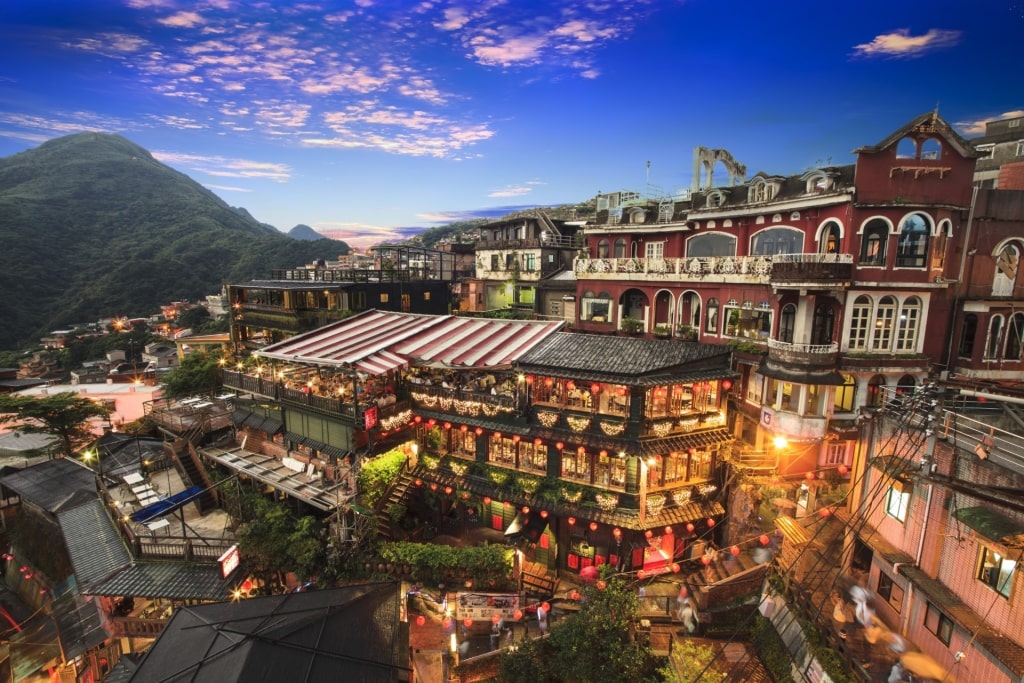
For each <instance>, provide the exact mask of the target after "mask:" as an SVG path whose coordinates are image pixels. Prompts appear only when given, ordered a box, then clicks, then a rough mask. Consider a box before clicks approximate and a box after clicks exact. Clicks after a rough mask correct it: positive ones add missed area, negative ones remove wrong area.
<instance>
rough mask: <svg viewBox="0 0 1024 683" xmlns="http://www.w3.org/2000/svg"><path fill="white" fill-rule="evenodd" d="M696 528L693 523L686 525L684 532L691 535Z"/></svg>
mask: <svg viewBox="0 0 1024 683" xmlns="http://www.w3.org/2000/svg"><path fill="white" fill-rule="evenodd" d="M695 528H696V527H694V526H693V522H687V523H686V532H687V533H690V534H692V533H693V530H694V529H695Z"/></svg>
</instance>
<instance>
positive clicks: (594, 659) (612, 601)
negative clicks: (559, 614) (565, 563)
mask: <svg viewBox="0 0 1024 683" xmlns="http://www.w3.org/2000/svg"><path fill="white" fill-rule="evenodd" d="M597 585H598V584H591V585H587V586H584V587H583V588H582V590H581V593H582V596H581V599H580V603H579V605H580V609H579V612H577V613H575V614H571V615H567V616H565V617H563V618H562V619H561V620H560V621H558V622H556V623H554V624H552V626H551V630H550V635H549V637H548V638H547V639H546V641H545V643H544V644H543V645H542V646H540V647H538V648H519V649H517V650H516V651H514V652H510V653H507V654H506V655H505V656H504V657H503V659H502V662H501V664H500V675H499V680H501V681H503V682H507V683H536V681H537V680H540V679H536V678H532V677H531V675H532V673H534V672H540V671H544V672H547V674H546V677H545V678H544V679H542V680H547V681H552V682H553V683H554V682H557V683H586V682H588V681H646V680H651V681H654V680H657V672H656V666H655V659H654V656H653V655H652V653H651V650H650V647H649V646H648V645H647V644H645V643H642V642H639V641H638V640H637V639H636V637H635V635H636V624H637V621H638V620H639V618H640V617H639V614H640V605H639V602H638V600H637V596H636V594H635V593H634V592H633V591H632V590H631V589H630V588H629V587H628V586H627V585H626V584H625V583H624V582H623V581H622V579H621V578H619V577H614V578H610V579H607V580H605V581H604V582H601V584H600V585H604V588H603V589H602V588H598V587H597ZM538 656H539V657H540V659H541V661H521V660H519V659H518V658H519V657H526V658H528V659H532V658H536V657H538Z"/></svg>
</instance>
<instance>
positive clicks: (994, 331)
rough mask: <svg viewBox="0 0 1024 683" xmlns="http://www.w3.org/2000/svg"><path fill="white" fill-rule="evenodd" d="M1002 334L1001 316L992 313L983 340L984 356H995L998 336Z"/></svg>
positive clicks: (997, 352) (997, 348) (997, 353)
mask: <svg viewBox="0 0 1024 683" xmlns="http://www.w3.org/2000/svg"><path fill="white" fill-rule="evenodd" d="M1002 334H1003V316H1001V315H994V316H992V319H991V320H990V321H989V322H988V339H986V340H985V358H997V357H998V355H999V338H1000V337H1001V336H1002Z"/></svg>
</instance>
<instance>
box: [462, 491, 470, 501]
mask: <svg viewBox="0 0 1024 683" xmlns="http://www.w3.org/2000/svg"><path fill="white" fill-rule="evenodd" d="M462 500H469V491H463V492H462Z"/></svg>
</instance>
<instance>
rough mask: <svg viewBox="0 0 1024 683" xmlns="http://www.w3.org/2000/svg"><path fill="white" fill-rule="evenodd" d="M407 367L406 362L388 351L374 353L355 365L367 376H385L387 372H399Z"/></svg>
mask: <svg viewBox="0 0 1024 683" xmlns="http://www.w3.org/2000/svg"><path fill="white" fill-rule="evenodd" d="M408 366H409V363H408V362H406V360H405V359H404V358H402V357H401V356H396V355H395V354H393V353H391V352H390V351H381V352H380V353H375V354H373V355H372V356H370V357H369V358H365V359H363V360H361V361H358V362H357V363H356V367H357V368H359V370H360V371H362V372H365V373H366V374H368V375H386V374H388V373H389V372H393V371H395V370H400V369H402V368H406V367H408Z"/></svg>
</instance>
